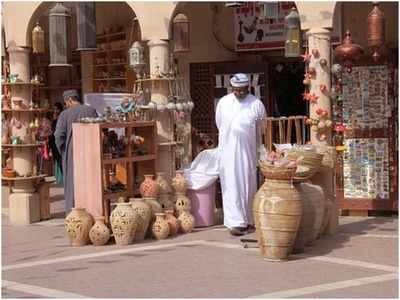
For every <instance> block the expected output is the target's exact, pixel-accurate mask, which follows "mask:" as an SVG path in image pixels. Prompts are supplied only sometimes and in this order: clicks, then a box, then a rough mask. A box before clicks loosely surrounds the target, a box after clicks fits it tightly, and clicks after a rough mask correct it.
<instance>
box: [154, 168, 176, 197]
mask: <svg viewBox="0 0 400 300" xmlns="http://www.w3.org/2000/svg"><path fill="white" fill-rule="evenodd" d="M164 176H165V173H164V172H158V173H157V178H156V182H157V184H158V186H159V188H160V195H162V194H171V193H172V188H171V185H170V184H169V183H168V181H167V180H166V179H165V177H164Z"/></svg>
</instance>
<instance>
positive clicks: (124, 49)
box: [94, 47, 128, 54]
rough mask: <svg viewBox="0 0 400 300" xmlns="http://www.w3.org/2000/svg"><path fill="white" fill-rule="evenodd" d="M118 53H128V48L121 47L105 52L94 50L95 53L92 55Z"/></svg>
mask: <svg viewBox="0 0 400 300" xmlns="http://www.w3.org/2000/svg"><path fill="white" fill-rule="evenodd" d="M120 51H128V47H122V48H117V49H107V50H96V51H94V53H95V54H98V53H108V52H120Z"/></svg>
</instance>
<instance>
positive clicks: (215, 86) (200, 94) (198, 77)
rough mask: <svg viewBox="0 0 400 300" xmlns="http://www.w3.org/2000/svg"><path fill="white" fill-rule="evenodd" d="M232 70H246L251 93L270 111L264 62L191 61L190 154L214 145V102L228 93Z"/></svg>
mask: <svg viewBox="0 0 400 300" xmlns="http://www.w3.org/2000/svg"><path fill="white" fill-rule="evenodd" d="M235 73H245V74H247V75H248V76H249V79H250V89H251V93H252V94H253V95H255V96H256V97H258V98H259V99H260V100H261V101H262V102H263V103H264V105H265V107H266V110H267V113H268V111H272V109H270V108H271V107H272V105H271V103H270V101H269V97H268V90H269V89H268V86H267V84H268V80H267V74H268V65H267V64H266V63H258V64H254V63H241V62H218V63H193V64H190V91H191V97H192V99H193V102H194V104H195V109H194V110H193V112H192V129H193V134H192V149H193V157H195V156H196V155H197V153H198V152H200V151H201V150H202V149H205V148H212V147H216V146H217V144H218V131H217V128H216V126H215V107H216V104H217V101H218V100H219V99H220V98H221V97H223V96H225V95H226V94H228V93H230V92H231V89H230V84H229V80H230V78H231V77H232V76H233V75H234V74H235Z"/></svg>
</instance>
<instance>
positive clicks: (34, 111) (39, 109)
mask: <svg viewBox="0 0 400 300" xmlns="http://www.w3.org/2000/svg"><path fill="white" fill-rule="evenodd" d="M1 111H2V112H10V113H12V112H32V113H44V112H49V111H53V110H52V109H42V108H34V109H2V110H1Z"/></svg>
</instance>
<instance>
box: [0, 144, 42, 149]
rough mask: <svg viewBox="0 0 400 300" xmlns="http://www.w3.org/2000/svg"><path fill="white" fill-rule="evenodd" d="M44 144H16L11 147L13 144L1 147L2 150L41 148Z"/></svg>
mask: <svg viewBox="0 0 400 300" xmlns="http://www.w3.org/2000/svg"><path fill="white" fill-rule="evenodd" d="M43 145H44V143H38V144H17V145H13V144H1V147H4V148H13V147H15V148H24V147H40V146H43Z"/></svg>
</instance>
